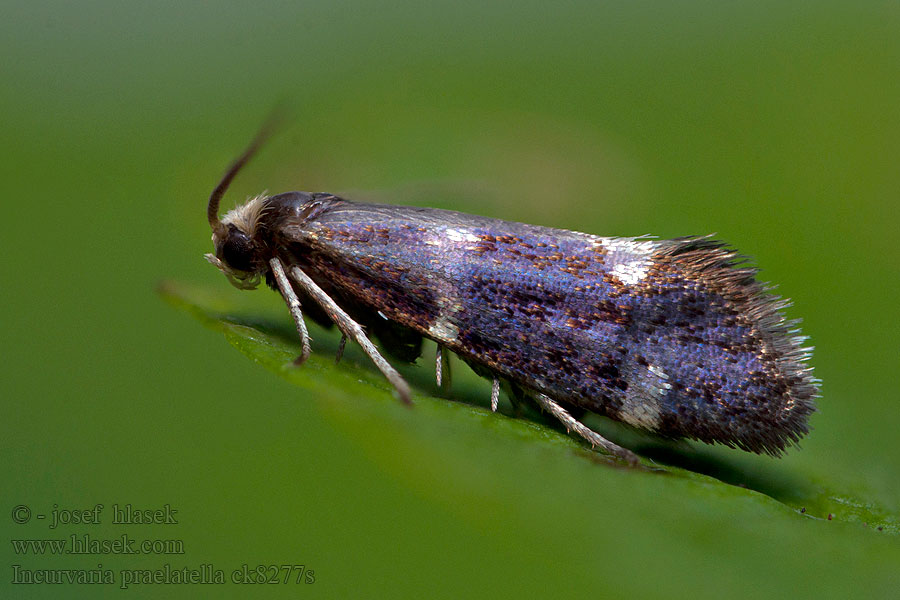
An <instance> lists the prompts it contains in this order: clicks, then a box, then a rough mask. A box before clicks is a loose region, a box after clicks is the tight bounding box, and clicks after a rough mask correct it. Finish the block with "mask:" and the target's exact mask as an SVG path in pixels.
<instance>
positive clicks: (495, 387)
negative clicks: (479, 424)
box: [491, 377, 500, 412]
mask: <svg viewBox="0 0 900 600" xmlns="http://www.w3.org/2000/svg"><path fill="white" fill-rule="evenodd" d="M499 403H500V380H499V379H497V378H496V377H494V381H493V383H491V411H492V412H497V405H498V404H499Z"/></svg>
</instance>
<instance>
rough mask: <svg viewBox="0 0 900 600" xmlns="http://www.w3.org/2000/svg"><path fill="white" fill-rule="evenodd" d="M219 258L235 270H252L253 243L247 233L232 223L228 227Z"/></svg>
mask: <svg viewBox="0 0 900 600" xmlns="http://www.w3.org/2000/svg"><path fill="white" fill-rule="evenodd" d="M221 259H222V261H224V262H225V264H226V265H228V266H229V267H231V268H232V269H234V270H236V271H253V244H252V242H251V241H250V238H249V237H247V234H245V233H244V232H243V231H241V230H239V229H237V228H236V227H234V226H233V225H232V226H231V227H229V229H228V237H226V238H225V241H224V242H223V243H222V256H221Z"/></svg>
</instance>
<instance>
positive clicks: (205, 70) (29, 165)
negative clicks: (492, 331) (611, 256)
mask: <svg viewBox="0 0 900 600" xmlns="http://www.w3.org/2000/svg"><path fill="white" fill-rule="evenodd" d="M898 31H900V5H898V4H897V3H896V2H861V3H860V2H820V3H805V2H803V3H800V2H733V3H732V2H730V3H720V2H702V1H692V2H678V3H668V2H633V3H624V2H623V3H609V2H603V3H600V2H594V3H569V2H566V3H555V4H552V5H550V4H546V3H543V2H540V3H538V2H522V1H519V2H515V3H491V4H489V5H487V6H483V5H480V4H472V5H466V4H465V3H461V2H437V3H413V2H410V3H405V4H393V5H375V4H370V3H359V2H318V3H299V2H298V3H293V2H278V3H268V4H267V3H249V2H247V3H238V2H229V3H195V4H184V3H174V2H172V3H168V2H159V3H145V4H138V3H127V4H123V3H116V2H102V1H100V2H81V3H62V2H57V3H52V2H27V3H25V2H6V3H4V8H3V18H2V20H0V57H2V58H0V76H2V81H3V84H2V86H0V111H2V115H3V117H2V128H0V134H2V138H0V140H2V142H0V152H2V156H0V191H2V197H3V202H4V204H3V205H4V208H5V213H6V214H5V215H4V218H3V220H2V223H3V225H2V228H3V234H2V239H3V246H4V252H3V258H4V260H3V264H4V272H5V275H6V279H7V281H6V282H5V283H4V284H3V285H2V288H3V292H2V294H0V298H2V300H0V301H2V314H3V317H2V338H3V345H4V352H3V356H4V358H3V360H2V366H0V369H2V384H3V385H2V390H3V392H2V395H3V401H2V407H3V412H2V417H0V423H2V430H0V445H2V448H3V455H2V463H0V469H2V471H0V482H2V500H3V503H2V506H0V508H2V510H3V513H2V514H3V515H6V516H3V517H0V523H2V531H3V540H2V543H3V544H4V547H5V548H6V554H4V556H5V557H6V560H5V561H4V563H3V564H2V565H0V568H2V573H3V574H2V576H0V585H2V586H3V588H2V591H0V596H2V597H5V598H6V597H9V598H17V597H23V598H37V597H52V598H59V597H72V598H75V597H90V598H95V597H105V596H110V597H119V596H121V595H122V594H123V593H127V594H129V595H130V596H131V597H191V598H193V597H198V596H202V595H204V594H214V595H216V596H235V597H247V596H251V595H252V596H256V595H260V596H262V595H266V596H282V595H291V596H296V595H301V594H302V595H304V596H308V597H347V596H353V597H369V598H374V597H390V598H396V597H423V596H427V597H461V596H491V597H524V596H533V595H541V596H546V595H548V594H550V593H562V592H565V593H566V595H569V596H574V595H575V594H579V595H587V594H590V595H594V596H599V597H630V598H663V597H665V598H703V597H745V596H746V597H751V596H753V597H760V596H765V597H782V596H783V597H816V598H824V597H848V596H850V595H851V593H852V594H853V596H854V597H868V598H878V597H896V594H897V593H898V589H900V544H898V537H897V534H898V519H900V517H898V515H900V477H898V475H900V438H898V436H897V434H896V432H897V427H898V425H897V422H898V418H900V408H898V407H900V404H898V391H897V390H898V386H897V382H896V376H897V367H898V341H900V335H898V333H900V310H898V300H900V294H898V292H900V289H898V287H900V263H898V258H897V257H898V244H900V235H898V232H900V227H898V219H897V214H898V206H897V205H898V202H897V200H898V190H900V169H898V166H897V162H898V156H900V36H898ZM279 101H283V102H285V103H286V104H287V105H288V106H289V107H290V108H291V111H292V113H293V120H292V121H291V123H290V124H289V126H288V127H287V128H286V130H285V131H284V132H282V133H281V134H280V135H278V136H276V138H275V139H274V140H273V141H272V142H271V143H270V144H269V145H268V146H267V148H266V149H265V150H264V151H263V153H262V154H261V156H260V157H259V158H258V159H257V160H256V161H255V162H254V163H253V164H252V165H251V166H250V167H249V168H248V169H247V170H245V171H244V172H243V173H242V174H241V176H240V177H239V179H238V180H237V182H236V183H235V185H234V186H233V188H232V191H231V193H230V195H229V197H228V198H226V202H225V204H226V205H228V206H230V205H232V204H233V203H235V202H237V201H240V200H242V199H243V198H244V197H245V196H247V195H250V194H255V193H258V192H260V191H262V190H269V191H271V192H279V191H287V190H292V189H303V190H311V191H331V192H338V193H346V194H348V195H350V196H351V197H357V198H361V199H376V200H384V201H391V202H394V203H399V204H420V205H428V206H435V207H440V208H454V209H457V210H462V211H467V212H475V213H479V214H484V215H488V216H493V217H502V218H507V219H511V220H518V221H524V222H532V223H538V224H542V225H548V226H555V227H565V228H572V229H578V230H581V231H587V232H591V233H596V234H601V235H638V234H644V233H652V234H655V235H659V236H662V237H673V236H680V235H687V234H702V233H710V232H716V233H717V236H718V237H720V238H722V239H725V240H727V241H729V242H730V243H732V244H734V245H735V246H736V247H737V248H739V249H740V250H741V251H742V252H744V253H747V254H749V255H751V256H753V257H754V259H755V261H756V263H757V264H758V265H760V266H761V267H762V269H763V272H762V278H763V279H765V280H768V281H772V282H777V283H778V284H779V288H778V291H779V293H781V294H783V295H786V296H789V297H791V298H792V299H793V300H794V302H795V305H794V307H793V308H791V309H790V310H789V315H790V316H792V317H801V316H802V317H803V319H804V321H803V329H804V333H806V334H808V335H810V336H811V337H812V340H811V342H812V343H813V344H814V345H815V346H816V352H815V355H814V360H813V364H814V365H815V367H816V374H817V375H818V376H819V377H820V378H821V379H822V380H823V382H824V385H823V392H822V393H823V397H822V399H821V401H820V403H819V406H820V412H819V413H817V414H816V415H814V417H813V420H812V425H813V427H814V431H813V432H812V434H811V435H810V436H809V437H808V439H806V440H804V441H803V444H802V446H803V448H802V450H800V451H797V450H794V451H791V452H789V453H788V455H787V456H786V457H785V458H783V459H782V460H773V459H770V458H764V457H757V456H751V455H747V454H745V453H742V452H739V451H731V450H728V449H725V448H718V447H715V448H714V447H705V446H702V445H688V444H685V445H683V446H677V447H675V448H674V450H670V451H669V452H668V454H667V456H668V460H667V461H660V464H662V463H663V462H668V463H670V464H671V463H673V462H674V463H676V464H678V465H679V466H680V467H684V469H685V470H684V471H682V470H681V469H679V468H674V467H673V468H664V469H661V470H659V471H647V472H632V471H628V470H623V469H620V468H613V467H610V466H609V464H607V463H606V462H605V461H603V460H591V457H590V454H589V453H587V452H585V451H584V449H583V446H581V445H580V444H579V443H578V442H577V441H575V440H572V439H570V438H566V437H565V436H563V435H561V434H560V433H558V432H557V431H556V430H554V429H552V428H550V427H548V426H547V425H545V424H542V422H541V421H540V420H539V419H531V420H516V419H510V418H507V417H506V416H504V415H491V414H490V413H489V412H488V411H485V410H484V408H483V407H484V406H485V403H486V401H487V397H488V395H489V390H490V386H489V383H487V382H484V381H482V380H479V379H477V378H475V377H474V376H472V375H471V374H470V373H467V372H466V369H465V368H463V367H461V366H459V365H457V366H459V367H460V368H457V369H456V375H457V381H458V382H459V388H458V389H459V390H460V391H459V392H457V391H454V393H453V398H454V399H440V398H433V397H432V396H433V395H434V393H435V390H434V386H433V383H431V382H430V380H431V377H432V375H431V373H432V367H431V361H430V360H428V359H421V360H420V361H419V367H417V368H415V367H413V368H409V369H405V370H404V373H405V374H407V376H408V377H410V378H411V379H412V380H413V383H414V385H415V388H416V398H417V406H416V407H415V409H414V410H404V409H403V408H402V407H400V406H398V405H397V403H396V402H395V401H394V400H392V398H391V397H390V394H389V393H388V391H387V387H386V386H385V384H384V383H383V382H382V381H381V380H380V378H379V377H378V376H377V374H376V373H374V372H373V370H372V368H371V367H370V366H369V365H368V364H367V363H366V362H365V361H364V360H363V359H362V358H360V356H359V354H358V353H356V354H354V353H352V352H351V353H350V355H349V356H348V360H347V361H346V362H345V363H342V365H341V366H339V367H337V368H335V367H333V366H331V363H332V359H331V356H332V354H331V353H332V351H333V348H334V345H335V343H336V339H335V337H334V335H333V334H327V333H323V332H322V331H321V330H318V329H315V330H313V335H314V336H315V337H316V342H314V351H315V350H316V347H318V352H317V356H316V357H315V359H314V360H313V361H312V363H311V365H309V367H308V368H307V369H306V370H305V371H304V373H302V374H298V375H292V377H295V378H296V379H297V382H299V383H300V386H297V385H292V384H291V383H290V382H288V381H285V380H284V379H283V378H280V377H278V376H276V375H275V374H273V373H272V372H270V371H269V370H266V369H265V368H261V367H260V365H258V364H255V363H254V361H251V360H247V358H246V357H245V356H243V355H242V354H241V353H239V352H236V351H235V350H234V348H232V347H231V346H230V345H229V344H228V343H226V342H225V340H224V339H223V337H222V336H221V335H220V334H219V333H216V332H214V331H210V330H209V329H207V328H204V327H202V326H201V324H200V323H199V322H197V321H196V320H194V319H192V318H190V316H189V315H188V314H186V313H185V312H183V311H178V310H175V309H173V306H172V305H170V304H168V303H166V302H164V301H163V300H162V299H161V298H160V296H159V295H158V293H157V291H156V287H157V285H158V284H159V282H160V281H162V280H167V281H175V282H181V283H180V284H177V285H181V286H184V289H187V290H192V291H191V292H190V294H193V296H192V297H194V298H195V299H196V298H200V299H201V300H198V301H197V302H196V304H197V305H198V306H199V305H205V306H209V307H213V308H214V309H216V310H221V311H225V312H233V311H237V310H240V311H243V313H242V314H244V315H254V314H258V315H265V319H270V320H273V322H277V323H281V326H282V327H283V328H284V329H285V330H289V328H290V321H289V318H288V315H287V311H286V310H284V309H283V307H282V306H281V305H280V304H279V299H278V298H277V296H276V295H275V294H273V293H271V292H267V291H259V292H256V293H254V294H248V293H242V292H239V291H237V290H235V289H233V288H231V286H229V285H228V283H227V282H226V281H225V279H224V278H223V277H222V276H221V274H220V273H218V272H217V271H216V270H215V269H213V268H212V267H210V266H209V265H208V264H206V263H205V261H203V260H202V256H201V255H202V253H204V252H207V251H210V249H211V244H210V242H209V235H210V232H209V228H208V225H207V223H206V220H205V212H204V211H205V202H206V197H207V196H208V194H209V191H210V190H211V189H212V187H213V186H214V185H215V183H216V182H217V180H218V178H219V177H220V175H221V173H222V172H223V170H224V169H225V167H226V165H227V164H228V162H229V161H230V160H231V159H232V158H233V157H234V156H235V155H236V154H237V152H239V151H240V149H241V148H242V147H243V146H244V145H245V144H246V143H247V141H248V140H249V139H250V137H251V136H252V135H253V133H254V131H255V130H256V128H257V127H258V126H259V124H260V123H261V122H262V120H263V119H264V117H265V115H266V114H267V113H268V112H269V111H270V110H271V109H272V107H273V106H274V105H275V104H276V103H278V102H279ZM172 285H176V284H172ZM190 294H187V295H190ZM204 303H205V304H204ZM216 307H218V308H216ZM235 307H239V308H235ZM261 318H262V317H261ZM213 325H214V326H215V324H214V323H213ZM254 335H255V334H253V332H252V330H241V331H238V332H237V333H236V332H235V330H232V331H231V333H230V339H231V340H232V341H233V342H234V343H235V344H236V345H238V346H241V344H242V343H243V344H245V345H244V346H243V347H242V349H243V350H244V352H245V353H246V354H248V355H249V356H251V357H253V358H255V359H256V361H257V362H262V363H264V364H265V362H266V361H265V360H264V359H263V358H261V356H263V355H262V354H261V351H260V350H259V348H257V347H256V346H253V345H252V342H253V339H254ZM248 340H249V341H248ZM317 342H318V343H317ZM288 351H291V349H290V348H288V349H287V350H285V353H286V352H288ZM279 356H280V355H279ZM285 356H287V354H285ZM281 358H283V357H281ZM279 360H280V359H279ZM270 362H271V361H270ZM277 362H278V361H277V360H276V361H274V362H272V363H271V364H277ZM271 364H270V365H269V366H271ZM276 370H277V369H276ZM357 380H362V383H359V382H358V381H357ZM317 382H318V383H317ZM598 426H606V425H605V424H602V423H601V424H599V425H598ZM613 433H614V434H615V433H616V431H615V430H614V432H613ZM617 435H625V436H627V435H628V433H627V432H625V433H622V432H618V433H617ZM620 439H625V438H620ZM637 443H638V444H641V443H645V444H647V445H648V447H652V446H653V443H652V442H641V441H640V440H639V441H638V442H637ZM636 447H639V446H636ZM673 457H674V458H673ZM679 457H680V458H679ZM96 503H103V504H104V505H105V507H106V508H105V513H104V516H105V519H104V522H103V524H101V525H79V526H74V525H73V526H67V527H60V528H58V529H56V530H50V529H49V528H48V526H47V523H46V522H40V521H38V520H36V519H32V520H31V521H29V522H28V523H26V524H16V523H14V522H13V519H12V516H11V514H12V513H11V511H12V508H13V507H14V506H16V505H26V506H28V507H29V508H30V509H31V510H32V512H33V514H38V513H42V514H48V515H49V514H50V511H51V510H52V509H53V507H54V505H57V506H58V508H70V509H72V508H81V509H83V508H90V507H93V506H94V505H95V504H96ZM114 503H119V504H120V505H122V504H125V503H132V504H133V505H134V506H135V507H142V508H157V507H161V506H163V505H165V504H169V505H171V506H172V507H173V508H175V509H177V510H178V511H179V512H178V520H179V523H178V524H177V525H167V526H166V525H155V526H131V527H130V528H129V527H125V526H121V525H118V526H117V525H113V524H111V523H109V520H110V518H111V513H110V511H111V507H112V504H114ZM800 508H808V510H807V511H806V512H805V513H801V511H800ZM829 513H831V514H832V515H833V519H832V520H829V519H828V518H827V515H828V514H829ZM878 527H881V528H882V530H881V531H879V530H878ZM85 533H87V534H89V535H91V536H92V537H96V538H103V537H108V538H116V537H117V536H121V535H122V534H123V533H128V534H129V535H131V536H132V537H136V538H161V539H180V540H183V542H184V545H185V553H184V554H182V555H176V556H171V555H170V556H115V555H106V556H71V555H69V556H51V555H49V554H48V555H43V556H33V555H30V554H29V555H22V554H16V553H15V552H14V549H13V547H12V544H11V540H13V539H45V538H65V537H67V536H69V535H71V534H77V535H79V536H80V535H83V534H85ZM98 563H100V564H102V565H103V568H104V569H106V568H109V569H112V570H113V571H114V572H115V573H116V576H117V578H118V577H119V575H118V573H119V570H120V569H139V568H144V569H158V568H161V567H162V565H164V564H169V565H171V566H172V567H173V568H181V567H184V566H188V567H190V568H198V567H199V566H200V565H201V564H212V565H213V566H214V567H215V568H221V569H223V570H224V571H225V573H226V577H229V574H230V573H231V571H232V570H234V569H236V568H240V567H241V565H243V564H247V565H249V566H250V568H251V569H252V568H253V567H255V566H256V565H267V564H275V565H280V564H286V563H287V564H305V565H307V567H308V568H311V569H313V570H314V571H315V583H314V584H303V585H285V584H281V585H266V586H256V587H261V588H264V589H255V587H254V586H238V585H233V584H225V585H221V586H202V587H201V586H198V585H139V586H134V587H132V588H131V589H130V590H129V591H128V592H123V590H121V589H119V586H118V583H119V580H118V579H117V585H109V586H104V585H94V586H89V585H12V584H11V582H12V580H13V578H14V567H13V565H21V566H20V568H21V569H32V570H34V569H63V568H97V565H98ZM298 588H300V589H298Z"/></svg>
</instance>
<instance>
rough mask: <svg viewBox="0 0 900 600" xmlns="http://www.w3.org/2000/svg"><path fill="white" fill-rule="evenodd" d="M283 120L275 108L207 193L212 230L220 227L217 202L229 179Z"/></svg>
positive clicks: (228, 183) (207, 211)
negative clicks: (216, 183) (210, 192)
mask: <svg viewBox="0 0 900 600" xmlns="http://www.w3.org/2000/svg"><path fill="white" fill-rule="evenodd" d="M283 120H284V110H283V108H277V109H275V111H273V112H272V114H271V115H270V116H269V118H268V119H266V122H265V123H264V124H263V126H262V127H261V128H260V129H259V131H258V132H257V134H256V136H255V137H254V138H253V141H252V142H250V145H249V146H247V149H246V150H244V152H243V154H241V155H240V156H239V157H237V159H235V161H234V162H233V163H231V166H230V167H228V170H227V171H225V174H224V175H223V176H222V179H221V181H219V185H217V186H216V189H214V190H213V191H212V194H210V195H209V205H208V206H207V207H206V218H207V219H208V220H209V226H210V227H212V229H213V231H218V230H219V229H221V227H222V222H221V221H220V220H219V202H220V201H221V200H222V196H224V195H225V192H226V191H227V190H228V186H229V185H231V181H232V180H233V179H234V177H235V175H237V174H238V171H240V170H241V169H242V168H243V167H244V165H246V164H247V162H248V161H249V160H250V159H251V158H253V155H254V154H256V152H257V150H259V149H260V148H261V147H262V145H263V144H264V143H265V141H266V140H267V139H269V136H270V135H272V132H273V131H274V130H275V129H276V128H277V126H278V125H279V124H280V123H281V122H282V121H283Z"/></svg>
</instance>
